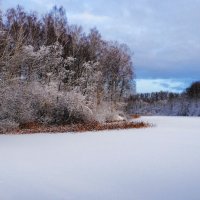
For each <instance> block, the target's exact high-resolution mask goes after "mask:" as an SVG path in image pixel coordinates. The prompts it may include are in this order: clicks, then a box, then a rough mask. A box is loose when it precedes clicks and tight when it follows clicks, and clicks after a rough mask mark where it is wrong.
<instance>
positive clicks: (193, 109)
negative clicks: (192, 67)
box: [127, 81, 200, 116]
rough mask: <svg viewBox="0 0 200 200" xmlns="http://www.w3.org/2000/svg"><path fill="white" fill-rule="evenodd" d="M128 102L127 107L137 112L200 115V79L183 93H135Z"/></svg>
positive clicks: (145, 113) (130, 110)
mask: <svg viewBox="0 0 200 200" xmlns="http://www.w3.org/2000/svg"><path fill="white" fill-rule="evenodd" d="M128 102H129V103H128V107H127V109H128V110H129V112H130V113H135V114H141V115H169V116H170V115H171V116H200V81H197V82H194V83H192V84H191V85H190V87H188V88H186V89H185V91H183V92H182V93H172V92H162V91H161V92H153V93H144V94H135V95H132V96H130V98H129V100H128Z"/></svg>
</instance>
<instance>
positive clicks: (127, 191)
mask: <svg viewBox="0 0 200 200" xmlns="http://www.w3.org/2000/svg"><path fill="white" fill-rule="evenodd" d="M141 120H144V121H148V122H150V123H154V124H156V127H153V128H146V129H130V130H120V131H114V130H112V131H102V132H96V133H95V132H94V133H82V134H69V133H67V134H34V135H0V199H1V200H27V199H29V200H36V199H37V200H79V199H81V200H90V199H91V200H101V199H103V200H118V199H119V200H129V199H130V200H161V199H162V200H188V199H189V200H197V199H200V191H199V186H200V174H199V169H200V118H195V117H190V118H186V117H143V118H142V119H141Z"/></svg>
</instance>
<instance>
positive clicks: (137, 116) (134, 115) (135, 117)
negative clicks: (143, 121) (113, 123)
mask: <svg viewBox="0 0 200 200" xmlns="http://www.w3.org/2000/svg"><path fill="white" fill-rule="evenodd" d="M130 117H131V118H132V119H138V118H140V117H141V116H140V115H138V114H133V115H130Z"/></svg>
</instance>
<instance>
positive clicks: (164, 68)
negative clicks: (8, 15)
mask: <svg viewBox="0 0 200 200" xmlns="http://www.w3.org/2000/svg"><path fill="white" fill-rule="evenodd" d="M0 1H1V5H0V6H1V8H2V9H3V10H6V9H7V8H10V7H15V6H16V5H17V4H20V5H22V6H23V7H24V8H25V9H26V10H28V11H29V10H34V11H37V12H38V13H39V14H43V13H45V12H48V11H49V10H50V9H51V8H52V7H53V6H54V5H58V6H60V5H62V6H63V7H64V8H65V9H66V13H67V18H68V22H69V23H72V24H78V25H82V26H83V28H84V30H85V31H86V32H87V31H89V30H90V29H91V28H93V27H96V28H97V29H98V30H99V31H100V33H101V34H102V36H103V38H104V39H106V40H117V41H119V42H121V43H126V44H127V45H128V46H129V47H130V49H131V51H132V52H133V63H134V70H135V74H136V85H137V88H136V90H137V92H154V91H161V90H162V91H172V92H182V91H183V90H184V89H185V88H186V87H188V86H189V84H191V82H193V81H196V80H200V77H199V76H200V12H199V10H200V0H167V1H161V0H123V1H122V0H0Z"/></svg>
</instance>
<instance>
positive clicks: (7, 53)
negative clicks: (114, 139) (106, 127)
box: [0, 6, 134, 130]
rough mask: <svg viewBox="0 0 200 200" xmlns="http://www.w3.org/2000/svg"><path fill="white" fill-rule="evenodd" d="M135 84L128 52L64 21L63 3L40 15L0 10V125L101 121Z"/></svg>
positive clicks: (118, 109) (119, 106) (121, 106)
mask: <svg viewBox="0 0 200 200" xmlns="http://www.w3.org/2000/svg"><path fill="white" fill-rule="evenodd" d="M133 88H134V70H133V63H132V54H131V51H130V49H129V48H128V47H127V45H125V44H119V43H118V42H116V41H106V40H104V39H103V38H102V36H101V34H100V33H99V31H98V30H97V29H96V28H93V29H91V30H90V32H89V33H87V34H86V33H85V32H84V31H83V29H82V27H80V26H77V25H72V24H69V22H68V21H67V17H66V12H65V10H64V8H63V7H56V6H55V7H53V9H52V10H51V11H50V12H49V13H46V14H45V15H44V16H42V17H40V16H38V15H37V14H36V12H26V11H25V10H24V9H23V8H22V7H20V6H18V7H17V8H11V9H8V10H7V11H6V12H5V13H3V12H2V11H0V127H1V129H2V130H7V129H9V128H10V127H17V126H20V125H21V124H24V123H30V122H38V123H44V124H68V123H86V122H90V121H99V122H104V121H106V120H107V118H109V117H111V115H113V114H114V113H118V112H123V111H124V110H125V108H126V100H127V98H128V97H129V96H130V94H131V93H132V91H133Z"/></svg>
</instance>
